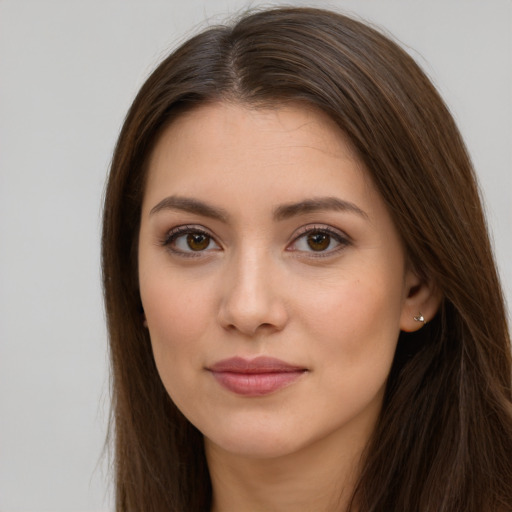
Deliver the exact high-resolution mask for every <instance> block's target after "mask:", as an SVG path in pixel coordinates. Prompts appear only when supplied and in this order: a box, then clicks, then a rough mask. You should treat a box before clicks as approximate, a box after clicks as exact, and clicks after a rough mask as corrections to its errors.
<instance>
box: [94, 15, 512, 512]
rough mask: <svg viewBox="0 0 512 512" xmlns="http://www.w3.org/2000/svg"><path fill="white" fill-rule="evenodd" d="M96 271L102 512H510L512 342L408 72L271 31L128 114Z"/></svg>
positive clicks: (470, 187)
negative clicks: (109, 481) (109, 380)
mask: <svg viewBox="0 0 512 512" xmlns="http://www.w3.org/2000/svg"><path fill="white" fill-rule="evenodd" d="M103 270H104V287H105V298H106V310H107V318H108V326H109V333H110V343H111V354H112V367H113V399H114V400H113V422H114V423H113V425H114V434H115V450H116V485H117V494H116V500H117V510H118V511H135V510H137V511H139V510H155V511H160V510H162V511H163V510H166V511H169V510H173V511H185V510H186V511H205V510H211V511H214V512H222V511H233V510H243V511H245V510H247V511H259V510H276V511H277V510H279V511H285V510H294V511H298V510H318V511H320V510H325V511H331V510H332V511H334V510H336V511H342V510H343V511H345V510H351V511H357V512H363V511H389V510H394V511H413V510H414V511H416V510H418V511H445V512H448V511H453V512H455V511H457V512H459V511H461V510H464V511H474V512H476V511H482V510H492V511H507V510H512V413H511V358H510V341H509V335H508V330H507V323H506V315H505V311H504V305H503V298H502V294H501V290H500V284H499V281H498V278H497V275H496V270H495V266H494V262H493V258H492V252H491V249H490V245H489V241H488V237H487V233H486V227H485V221H484V217H483V214H482V209H481V207H480V200H479V196H478V190H477V186H476V184H475V178H474V175H473V171H472V169H471V164H470V162H469V158H468V156H467V153H466V150H465V148H464V144H463V142H462V140H461V137H460V135H459V132H458V131H457V128H456V126H455V125H454V122H453V120H452V118H451V116H450V114H449V112H448V111H447V109H446V107H445V105H444V104H443V102H442V100H441V99H440V98H439V96H438V94H437V92H436V91H435V89H434V88H433V86H432V85H431V84H430V82H429V81H428V79H427V78H426V77H425V75H424V74H423V73H422V72H421V71H420V70H419V68H418V67H417V65H416V64H415V63H414V62H413V61H412V59H411V58H410V57H409V56H408V55H407V54H406V53H405V52H404V51H403V50H401V49H400V48H399V47H398V46H397V45H396V44H394V43H393V42H391V41H389V40H388V39H386V38H385V37H384V36H382V35H381V34H379V33H378V32H376V31H375V30H373V29H371V28H368V27H367V26H365V25H363V24H361V23H359V22H356V21H354V20H351V19H349V18H346V17H344V16H341V15H337V14H334V13H331V12H327V11H322V10H316V9H286V8H281V9H274V10H270V11H264V12H260V13H256V14H252V15H249V16H246V17H244V18H242V19H240V20H239V21H238V22H237V23H236V24H235V25H234V26H232V27H217V28H212V29H209V30H206V31H205V32H203V33H201V34H199V35H198V36H196V37H194V38H192V39H191V40H190V41H188V42H186V43H185V44H184V45H183V46H182V47H181V48H179V49H178V50H177V51H175V52H174V53H173V54H172V55H170V56H169V57H168V58H167V59H166V60H165V61H164V62H163V63H162V64H161V65H160V66H159V67H158V68H157V69H156V71H155V72H154V73H153V74H152V75H151V76H150V78H149V79H148V80H147V82H146V83H145V84H144V86H143V87H142V89H141V91H140V93H139V94H138V96H137V98H136V99H135V101H134V103H133V105H132V107H131V109H130V112H129V113H128V116H127V119H126V121H125V124H124V127H123V129H122V132H121V135H120V138H119V141H118V145H117V147H116V151H115V154H114V159H113V162H112V170H111V175H110V179H109V183H108V188H107V192H106V200H105V217H104V231H103Z"/></svg>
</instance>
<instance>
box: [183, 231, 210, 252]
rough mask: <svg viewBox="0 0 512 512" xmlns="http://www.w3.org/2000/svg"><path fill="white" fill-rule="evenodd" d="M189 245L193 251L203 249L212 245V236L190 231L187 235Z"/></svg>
mask: <svg viewBox="0 0 512 512" xmlns="http://www.w3.org/2000/svg"><path fill="white" fill-rule="evenodd" d="M187 245H188V246H189V248H190V249H192V250H193V251H202V250H204V249H206V248H207V247H208V245H210V237H209V236H207V235H203V234H202V233H189V234H188V235H187Z"/></svg>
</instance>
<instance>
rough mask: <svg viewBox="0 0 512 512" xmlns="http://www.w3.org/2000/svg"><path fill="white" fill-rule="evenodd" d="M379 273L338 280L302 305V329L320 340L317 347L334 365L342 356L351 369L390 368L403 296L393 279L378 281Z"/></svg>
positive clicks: (320, 288)
mask: <svg viewBox="0 0 512 512" xmlns="http://www.w3.org/2000/svg"><path fill="white" fill-rule="evenodd" d="M359 275H361V276H364V274H359ZM381 275H382V274H379V276H376V275H374V274H370V273H369V272H368V273H367V275H366V276H365V277H360V278H359V277H358V278H346V279H341V280H337V282H336V283H333V285H332V286H322V287H319V288H318V289H317V290H316V292H315V293H311V294H310V295H309V299H308V300H305V301H304V303H303V307H302V310H303V313H302V315H303V316H302V318H303V319H304V320H303V321H304V323H305V325H307V327H306V328H307V329H308V330H309V332H310V334H311V336H315V337H317V338H319V339H322V340H323V343H322V344H321V346H322V349H323V350H325V352H326V354H325V355H326V358H327V360H328V361H332V363H333V364H335V361H337V362H338V363H339V359H340V358H342V359H343V362H344V364H347V365H350V367H353V368H355V367H357V368H361V369H369V371H373V370H374V369H375V368H376V367H380V366H381V364H384V365H388V364H390V362H391V360H392V358H393V355H394V351H395V348H396V342H397V340H398V335H399V331H400V327H399V326H400V313H401V307H402V292H401V287H400V282H399V280H398V279H395V281H394V282H393V281H392V280H390V279H379V277H380V276H381ZM324 284H325V283H324Z"/></svg>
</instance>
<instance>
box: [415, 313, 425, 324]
mask: <svg viewBox="0 0 512 512" xmlns="http://www.w3.org/2000/svg"><path fill="white" fill-rule="evenodd" d="M413 319H414V321H415V322H423V325H426V324H427V321H426V320H425V317H424V316H423V315H422V314H421V311H420V312H419V313H418V316H413Z"/></svg>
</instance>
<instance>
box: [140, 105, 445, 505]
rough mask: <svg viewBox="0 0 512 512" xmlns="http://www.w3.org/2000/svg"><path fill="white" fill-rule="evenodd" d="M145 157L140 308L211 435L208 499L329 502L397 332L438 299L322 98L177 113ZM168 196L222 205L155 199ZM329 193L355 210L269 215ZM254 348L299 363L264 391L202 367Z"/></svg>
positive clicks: (192, 414)
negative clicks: (287, 378)
mask: <svg viewBox="0 0 512 512" xmlns="http://www.w3.org/2000/svg"><path fill="white" fill-rule="evenodd" d="M148 169H149V171H148V179H147V184H146V189H145V194H144V200H143V208H142V216H141V227H140V238H139V280H140V292H141V298H142V303H143V306H144V311H145V317H146V321H145V323H146V325H147V327H148V329H149V332H150V337H151V342H152V346H153V351H154V356H155V360H156V364H157V367H158V371H159V373H160V376H161V378H162V381H163V383H164V385H165V387H166V389H167V391H168V393H169V394H170V396H171V398H172V399H173V400H174V402H175V403H176V404H177V406H178V407H179V408H180V410H181V411H182V412H183V413H184V414H185V416H186V417H187V418H188V419H189V420H190V421H191V422H192V423H193V424H194V425H195V426H196V427H197V428H198V429H199V430H200V431H201V432H202V433H203V435H204V437H205V447H206V454H207V459H208V464H209V468H210V473H211V477H212V484H213V489H214V504H213V510H214V511H215V512H222V511H232V510H244V511H288V510H290V511H291V510H293V511H294V512H297V511H301V510H304V511H305V510H308V511H310V510H315V511H321V510H325V511H328V510H335V509H336V510H340V509H339V506H340V504H341V505H343V504H345V503H346V502H347V499H348V496H349V495H350V493H351V491H352V488H353V485H354V482H355V478H356V477H357V467H358V461H359V458H360V456H361V452H362V450H363V449H364V446H365V444H366V443H367V441H368V438H369V436H370V435H371V432H372V429H373V428H374V426H375V423H376V420H377V417H378V414H379V411H380V408H381V405H382V398H383V392H384V388H385V384H386V379H387V376H388V374H389V370H390V367H391V363H392V360H393V354H394V351H395V347H396V343H397V338H398V335H399V332H400V330H401V329H402V330H407V331H411V330H415V329H418V328H421V326H422V324H421V323H418V322H416V321H414V320H413V316H415V315H418V312H419V311H421V312H422V313H423V315H424V316H425V318H426V319H427V320H428V318H429V317H430V316H431V315H433V313H434V310H435V307H436V299H435V297H434V295H433V294H432V292H431V290H430V288H429V287H428V285H427V284H425V283H422V282H420V280H419V279H418V278H417V276H416V275H415V274H414V273H413V272H412V271H411V270H409V269H408V266H407V264H406V258H405V254H404V249H403V246H402V243H401V240H400V237H399V235H398V233H397V232H396V229H395V227H394V225H393V222H392V220H391V217H390V215H389V213H388V211H387V209H386V207H385V205H384V203H383V201H382V199H381V198H380V196H379V194H378V193H377V191H376V190H375V188H374V186H373V184H372V182H371V179H370V178H369V175H368V173H367V171H366V170H365V169H364V167H363V166H362V164H361V163H360V161H359V160H358V158H357V156H356V155H355V153H354V151H353V150H352V148H351V147H350V145H349V143H348V142H347V140H346V139H345V137H344V135H343V133H342V132H341V131H340V130H339V129H338V128H337V127H336V126H335V125H334V123H333V122H332V121H331V120H330V119H329V118H328V117H327V116H325V115H324V114H323V113H321V112H318V111H315V110H312V109H310V108H306V107H304V106H303V105H288V106H286V107H284V108H276V109H270V108H268V109H254V108H249V107H246V106H243V105H239V104H233V103H215V104H210V105H206V106H201V107H198V108H197V109H195V110H193V111H191V112H188V113H186V114H183V115H181V116H180V117H179V118H178V119H177V120H175V121H174V122H173V123H172V124H171V125H170V126H169V127H168V128H167V129H166V130H165V131H164V133H163V134H162V136H161V137H160V139H159V141H158V142H157V144H156V146H155V149H154V151H153V153H152V155H151V158H150V161H149V167H148ZM177 197H179V198H188V199H193V200H194V201H200V202H201V203H204V204H206V205H208V206H210V207H212V208H214V209H216V211H217V210H220V213H221V214H222V218H212V217H211V216H210V214H209V213H210V212H208V211H205V210H204V209H203V210H202V211H198V210H197V209H196V208H195V207H194V208H191V202H190V201H188V202H184V201H181V202H179V201H178V202H177V201H176V200H174V201H173V200H169V199H167V200H166V198H174V199H175V198H177ZM326 197H327V198H331V203H332V198H335V199H337V200H339V201H345V202H346V203H349V207H348V208H345V209H333V208H331V207H329V205H327V206H326V207H322V208H320V209H316V210H315V211H304V209H302V210H300V209H297V208H296V209H295V210H296V211H291V210H290V209H288V215H283V216H281V217H279V218H276V216H275V212H276V210H277V209H279V208H281V209H280V210H279V211H281V212H283V205H290V204H295V203H300V202H304V201H308V200H312V199H315V200H318V198H326ZM157 205H158V206H157ZM184 208H185V209H186V210H190V211H185V209H184ZM217 213H219V212H218V211H217ZM180 227H182V228H181V231H179V232H176V228H180ZM198 229H199V230H201V231H202V232H205V233H206V234H207V236H206V235H201V234H199V238H196V239H191V238H190V237H189V238H188V240H189V241H190V240H192V248H191V245H190V244H189V242H187V236H188V235H193V234H194V232H195V231H196V232H197V230H198ZM173 230H174V231H173ZM194 230H195V231H194ZM308 230H309V232H310V233H309V238H308V235H307V234H305V232H307V231H308ZM311 230H313V231H311ZM314 230H316V231H314ZM322 230H324V231H322ZM325 230H330V232H332V234H328V233H326V232H325ZM322 233H323V235H322ZM173 235H174V236H173ZM196 235H197V233H196ZM318 235H320V238H318ZM315 237H317V238H315ZM322 237H323V238H322ZM308 240H309V242H314V243H313V248H312V246H311V245H309V244H308ZM318 240H321V241H322V243H323V245H322V243H320V244H319V243H316V242H318ZM198 241H199V242H198ZM325 244H327V245H325ZM319 248H320V250H319ZM261 355H265V356H271V357H275V358H278V359H281V360H283V361H285V362H287V363H289V364H293V365H297V366H299V367H301V368H304V369H305V370H306V371H304V372H303V374H302V375H301V376H300V378H298V379H297V380H296V381H294V382H293V383H292V384H290V385H289V386H287V387H285V388H283V389H279V390H277V391H275V392H273V393H270V394H267V395H264V396H259V397H254V396H251V397H247V396H242V395H239V394H236V393H233V392H232V391H230V390H228V389H226V388H224V387H223V386H221V385H220V384H219V383H218V382H217V380H216V379H215V378H214V377H213V376H212V372H211V371H209V368H211V366H212V365H213V364H214V363H216V362H218V361H220V360H223V359H226V358H229V357H234V356H240V357H244V358H246V359H253V358H254V357H257V356H261Z"/></svg>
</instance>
